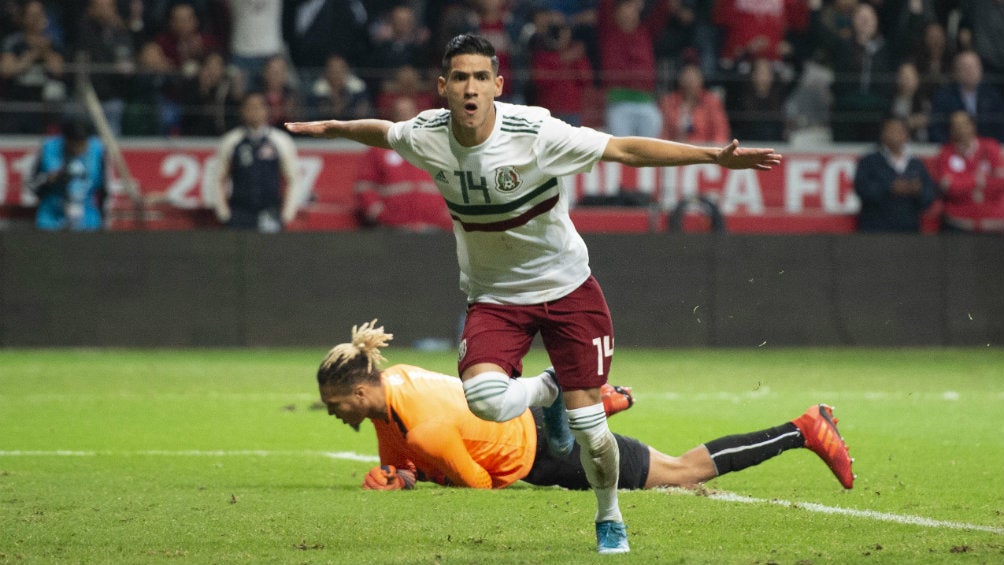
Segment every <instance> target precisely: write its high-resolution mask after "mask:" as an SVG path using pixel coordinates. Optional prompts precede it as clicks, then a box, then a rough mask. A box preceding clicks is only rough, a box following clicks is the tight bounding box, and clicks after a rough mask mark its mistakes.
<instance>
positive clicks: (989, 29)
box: [959, 0, 1004, 88]
mask: <svg viewBox="0 0 1004 565" xmlns="http://www.w3.org/2000/svg"><path fill="white" fill-rule="evenodd" d="M959 8H960V9H961V21H960V23H959V39H960V43H962V45H963V47H965V48H967V49H972V50H973V51H975V52H976V54H977V55H979V56H980V61H982V62H983V69H984V72H985V74H986V76H987V81H988V82H990V83H991V84H993V85H994V86H995V87H997V88H1001V87H1004V41H1001V38H1004V2H1002V1H1001V0H961V2H959Z"/></svg>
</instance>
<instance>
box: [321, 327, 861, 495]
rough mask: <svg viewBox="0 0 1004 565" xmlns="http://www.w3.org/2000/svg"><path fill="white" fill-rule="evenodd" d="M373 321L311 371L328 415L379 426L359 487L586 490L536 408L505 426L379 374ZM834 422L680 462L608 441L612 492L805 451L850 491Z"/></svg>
mask: <svg viewBox="0 0 1004 565" xmlns="http://www.w3.org/2000/svg"><path fill="white" fill-rule="evenodd" d="M375 324H376V320H373V321H372V322H370V323H367V324H362V325H361V326H356V327H353V328H352V341H351V342H349V343H342V344H340V345H337V346H335V347H334V348H332V349H331V351H330V352H328V354H327V356H325V358H324V360H323V361H322V362H321V365H320V367H319V368H318V370H317V383H318V387H319V390H320V396H321V401H322V402H323V403H324V404H325V406H326V407H327V409H328V414H330V415H332V416H335V417H337V418H338V419H339V420H341V421H342V422H344V423H345V424H348V425H349V426H351V427H352V428H353V429H355V430H357V431H358V430H359V426H360V424H361V423H362V422H363V420H366V419H369V420H370V421H371V422H372V423H373V427H374V428H375V429H376V435H377V445H378V451H379V454H380V465H378V466H376V467H373V468H372V469H371V470H370V471H369V473H368V474H367V475H366V478H365V480H364V481H363V488H367V489H375V490H397V489H410V488H414V486H415V482H416V481H418V480H425V481H431V482H435V483H438V484H441V485H449V486H458V487H471V488H503V487H506V486H508V485H510V484H512V483H514V482H516V481H519V480H523V481H526V482H528V483H530V484H534V485H541V486H550V485H559V486H562V487H565V488H570V489H583V490H584V489H587V488H589V483H588V482H587V480H586V478H587V474H586V471H585V469H584V468H583V467H584V466H583V464H582V461H581V459H580V458H579V457H577V456H576V454H575V453H574V450H573V452H572V454H566V455H555V454H553V453H551V451H550V450H549V449H548V448H547V447H546V445H547V442H546V441H545V439H546V436H547V434H549V433H550V432H552V431H554V430H553V429H551V428H549V427H548V425H547V424H545V423H544V422H543V419H542V416H541V411H540V409H538V408H533V409H526V410H524V411H523V412H522V413H521V414H519V415H518V416H516V417H515V418H512V419H510V420H508V421H506V422H489V421H485V420H482V419H480V418H477V417H475V416H474V415H473V414H471V412H470V410H468V408H467V402H466V400H465V398H464V392H463V387H462V385H461V383H460V381H459V380H457V378H456V377H451V376H447V375H443V374H440V373H435V372H432V371H428V370H425V369H422V368H420V367H414V366H409V365H393V366H391V367H388V368H387V369H385V370H382V369H381V364H382V363H384V362H385V361H386V359H384V357H383V356H382V355H381V353H380V349H381V348H383V347H386V346H387V344H388V342H389V341H390V340H391V339H392V338H393V335H392V334H388V333H386V332H385V331H384V328H383V327H376V326H375ZM621 390H622V389H615V388H614V387H608V388H607V389H606V391H607V394H606V395H605V399H606V400H608V402H607V403H606V404H607V406H606V411H607V412H609V413H616V412H619V411H621V410H624V409H627V408H628V407H629V406H630V405H631V402H632V401H631V397H630V396H628V395H625V394H624V393H623V392H621ZM836 422H837V420H836V419H834V418H833V411H832V409H831V408H830V407H828V406H826V405H825V404H819V405H816V406H813V407H811V408H809V410H808V411H806V412H805V413H804V414H802V415H801V416H800V417H798V418H796V419H794V420H792V421H790V422H785V423H783V424H781V425H779V426H776V427H773V428H768V429H765V430H760V431H757V432H753V433H747V434H741V435H733V436H726V437H722V438H718V439H716V440H714V441H709V442H707V443H704V444H702V445H699V446H697V447H694V448H693V449H691V450H689V451H687V452H686V453H684V454H683V455H682V456H680V457H673V456H670V455H666V454H664V453H661V452H659V451H658V450H656V449H654V448H652V447H649V446H647V445H645V444H644V443H642V442H640V441H638V440H636V439H633V438H630V437H625V436H621V435H616V434H615V436H614V437H615V438H616V443H617V449H618V453H619V454H620V462H619V465H620V474H619V482H618V485H617V486H618V487H619V488H623V489H643V488H644V489H648V488H656V487H667V486H679V487H694V486H697V485H699V484H700V483H703V482H705V481H708V480H710V479H713V478H714V477H717V476H719V475H723V474H725V473H730V472H734V471H739V470H742V469H745V468H747V467H751V466H753V465H757V464H759V463H762V462H763V461H766V460H767V459H770V458H772V457H775V456H777V455H780V454H781V453H782V452H784V451H786V450H789V449H796V448H802V447H805V448H808V449H811V450H812V451H813V452H815V453H816V454H817V455H819V456H820V457H821V458H822V459H823V461H824V462H825V463H826V464H827V465H828V466H829V467H830V469H831V470H832V471H833V473H834V475H836V477H837V479H838V480H839V481H840V483H841V484H842V485H843V486H844V487H845V488H852V487H853V484H854V475H853V474H852V472H851V462H852V460H851V458H850V456H849V455H848V452H847V446H846V444H844V441H843V439H842V438H841V436H840V434H839V432H838V431H837V427H836ZM564 425H567V423H566V424H564Z"/></svg>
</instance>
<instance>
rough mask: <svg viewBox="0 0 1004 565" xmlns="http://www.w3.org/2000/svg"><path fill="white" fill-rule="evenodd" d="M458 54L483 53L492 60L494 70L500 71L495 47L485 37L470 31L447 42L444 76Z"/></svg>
mask: <svg viewBox="0 0 1004 565" xmlns="http://www.w3.org/2000/svg"><path fill="white" fill-rule="evenodd" d="M457 55H482V56H485V57H488V58H489V59H491V61H492V71H493V72H494V73H495V74H498V72H499V58H498V57H497V56H496V55H495V47H494V46H492V44H491V42H489V41H488V40H487V39H485V38H484V37H481V36H480V35H472V34H469V33H465V34H461V35H458V36H456V37H454V38H453V39H451V40H449V41H447V42H446V50H445V51H444V52H443V63H442V64H443V76H444V77H445V76H446V75H447V74H448V73H449V72H450V63H451V62H452V61H453V58H454V57H456V56H457Z"/></svg>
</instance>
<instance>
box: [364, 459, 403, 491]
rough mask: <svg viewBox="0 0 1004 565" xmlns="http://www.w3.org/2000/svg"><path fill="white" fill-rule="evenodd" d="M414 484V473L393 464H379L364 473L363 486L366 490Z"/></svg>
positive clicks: (401, 487) (399, 487)
mask: <svg viewBox="0 0 1004 565" xmlns="http://www.w3.org/2000/svg"><path fill="white" fill-rule="evenodd" d="M414 486H415V474H414V473H413V472H411V471H408V470H405V469H401V470H398V469H397V467H394V466H393V465H379V466H377V467H373V468H372V469H370V470H369V472H368V473H366V478H365V479H364V480H363V488H364V489H366V490H401V489H410V488H414Z"/></svg>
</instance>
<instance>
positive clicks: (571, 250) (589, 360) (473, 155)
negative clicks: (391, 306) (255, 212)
mask: <svg viewBox="0 0 1004 565" xmlns="http://www.w3.org/2000/svg"><path fill="white" fill-rule="evenodd" d="M502 83H503V78H502V77H501V76H499V75H498V59H497V57H496V56H495V50H494V48H493V47H492V46H491V44H490V43H489V42H488V41H486V40H485V39H484V38H481V37H478V36H474V35H460V36H457V37H455V38H453V39H452V40H450V42H449V43H448V44H447V46H446V52H445V54H444V56H443V75H442V76H440V77H439V80H438V89H439V94H440V95H441V96H443V97H445V98H446V101H447V105H448V109H446V110H443V109H440V110H428V111H425V112H422V113H421V114H419V115H418V116H417V117H415V118H414V119H411V120H408V121H404V122H397V123H392V122H387V121H383V120H353V121H336V120H327V121H319V122H299V123H289V124H286V128H287V129H288V130H289V131H290V132H292V133H299V134H306V135H312V136H317V137H328V138H337V137H343V138H347V139H352V140H354V141H357V142H360V143H364V144H367V145H372V146H377V147H387V148H391V149H394V150H396V151H397V152H398V153H400V154H401V155H402V156H403V157H404V158H405V159H407V160H408V161H410V162H411V163H413V164H414V165H416V166H418V167H419V168H422V169H424V170H426V171H427V172H428V173H429V174H430V175H431V176H432V178H433V181H434V182H435V183H436V185H437V187H438V188H439V190H440V192H441V193H442V195H443V197H444V199H445V200H446V204H447V207H448V208H449V209H450V213H451V215H452V216H453V219H454V230H453V231H454V235H455V237H456V240H457V258H458V260H459V263H460V286H461V289H462V290H464V291H465V292H466V293H467V297H468V302H469V307H468V311H467V319H466V322H465V326H464V331H463V335H462V336H461V344H460V360H459V362H458V370H459V373H460V378H461V380H462V381H463V383H464V393H465V396H466V398H467V403H468V406H469V407H470V409H471V411H472V412H473V413H474V414H475V415H477V416H479V417H480V418H482V419H485V420H494V421H500V422H501V421H506V420H509V419H511V418H514V417H516V416H518V415H520V414H522V413H523V411H524V410H525V409H526V408H527V407H528V406H546V407H549V409H550V410H551V417H554V415H555V412H554V409H555V407H557V409H559V410H560V404H561V401H558V400H556V399H557V398H559V397H560V398H562V399H563V403H564V407H565V408H567V417H568V425H569V427H570V429H571V433H572V436H574V438H575V441H576V442H578V443H579V445H580V446H581V460H582V464H583V467H584V469H585V471H586V476H587V478H588V480H589V484H590V485H591V486H592V489H593V492H594V493H595V494H596V498H597V513H596V520H595V521H596V536H597V551H598V552H599V553H625V552H627V551H629V546H628V540H627V533H626V531H625V526H624V521H623V518H622V516H621V512H620V507H619V504H618V501H617V479H618V457H619V456H618V451H617V445H616V441H615V439H614V436H613V434H612V433H611V432H610V429H609V428H608V427H607V422H606V415H605V414H604V411H603V404H602V401H601V397H600V387H601V386H602V385H603V384H604V383H605V382H606V381H607V374H608V372H609V370H610V360H611V357H612V355H613V345H614V341H613V324H612V322H611V320H610V313H609V310H608V309H607V305H606V301H605V299H604V297H603V293H602V290H601V289H600V287H599V284H598V283H597V282H596V280H595V279H594V278H593V277H592V275H591V274H590V270H589V257H588V253H587V250H586V246H585V243H584V242H583V241H582V238H581V237H580V236H579V234H578V233H577V232H576V231H575V227H574V226H573V225H572V222H571V219H570V217H569V215H568V203H567V202H566V201H565V200H564V199H563V198H562V197H561V190H560V179H561V177H563V176H566V175H571V174H576V173H581V172H586V171H589V170H590V169H592V167H593V166H594V165H595V164H596V162H598V161H600V160H603V161H615V162H619V163H623V164H626V165H630V166H635V167H643V166H644V167H649V166H663V167H665V166H674V165H689V164H697V163H717V164H719V165H721V166H724V167H728V168H735V169H745V168H752V169H760V170H768V169H770V168H771V167H772V166H774V165H777V164H779V163H780V160H781V155H779V154H777V153H775V152H774V150H773V149H745V148H744V149H740V148H739V143H738V141H735V140H733V142H732V143H731V144H729V145H727V146H725V147H724V148H702V147H696V146H693V145H686V144H681V143H674V142H671V141H665V140H659V139H654V138H642V137H612V136H610V135H608V134H605V133H602V132H599V131H596V130H593V129H590V128H581V127H580V128H577V127H572V126H570V125H568V124H567V123H565V122H562V121H560V120H557V119H555V118H552V117H551V116H550V113H549V112H548V111H547V110H545V109H543V108H535V107H528V106H520V105H513V104H506V103H502V102H496V101H495V98H497V97H499V96H500V95H501V94H502ZM537 333H540V334H541V337H542V339H543V343H544V345H545V347H546V348H547V351H548V354H549V356H550V358H551V362H552V363H553V365H554V368H555V370H556V373H557V376H556V378H555V379H552V378H550V377H549V376H548V375H546V374H545V375H542V376H541V377H538V378H529V379H515V378H512V377H517V376H519V375H520V373H521V371H522V358H523V356H524V355H525V354H526V353H527V351H528V350H529V348H530V345H531V343H532V341H533V339H534V337H535V336H536V335H537ZM555 381H556V382H555ZM559 387H560V388H559ZM559 392H560V393H561V394H560V395H559V394H558V393H559ZM558 417H564V414H561V413H558ZM567 448H568V449H571V442H570V441H569V444H568V445H567Z"/></svg>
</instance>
